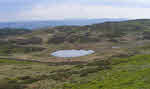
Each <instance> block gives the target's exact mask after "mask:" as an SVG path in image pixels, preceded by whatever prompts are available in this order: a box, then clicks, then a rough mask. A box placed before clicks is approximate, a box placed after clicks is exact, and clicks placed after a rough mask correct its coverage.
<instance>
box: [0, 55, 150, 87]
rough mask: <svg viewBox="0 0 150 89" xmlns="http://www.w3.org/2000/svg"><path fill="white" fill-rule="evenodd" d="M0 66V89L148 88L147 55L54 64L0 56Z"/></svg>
mask: <svg viewBox="0 0 150 89" xmlns="http://www.w3.org/2000/svg"><path fill="white" fill-rule="evenodd" d="M0 65H1V68H2V69H1V70H0V80H1V81H5V82H3V83H2V82H0V89H2V88H3V89H5V88H7V89H33V88H34V89H149V87H150V84H149V83H150V55H135V56H131V57H128V58H112V59H109V60H97V61H95V62H91V63H88V64H84V65H74V66H57V67H56V66H49V65H48V64H41V63H33V62H23V61H15V60H6V59H1V60H0ZM2 85H3V86H2ZM28 86H30V87H28ZM1 87H2V88H1Z"/></svg>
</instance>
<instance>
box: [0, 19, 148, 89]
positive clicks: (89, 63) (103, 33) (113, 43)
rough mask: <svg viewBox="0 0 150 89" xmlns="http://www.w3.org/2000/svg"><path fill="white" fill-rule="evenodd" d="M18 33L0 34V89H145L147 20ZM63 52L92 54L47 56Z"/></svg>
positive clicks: (61, 27)
mask: <svg viewBox="0 0 150 89" xmlns="http://www.w3.org/2000/svg"><path fill="white" fill-rule="evenodd" d="M1 31H2V32H1ZM20 31H21V30H12V31H8V30H4V31H3V30H0V34H1V33H2V34H4V33H5V32H6V34H4V36H3V35H2V36H3V38H1V39H0V66H1V69H0V89H149V87H150V86H149V82H150V79H149V78H150V77H149V73H150V71H149V70H150V68H149V65H150V55H149V54H150V46H149V45H150V20H146V19H141V20H130V21H123V22H105V23H101V24H93V25H88V26H57V27H53V28H42V29H37V30H34V31H28V30H27V32H26V30H25V32H23V34H22V32H20ZM22 31H24V30H22ZM16 32H17V33H16ZM66 49H85V50H94V51H95V53H94V54H91V55H88V56H83V57H77V58H58V57H53V56H51V55H50V54H51V53H52V52H55V51H57V50H66Z"/></svg>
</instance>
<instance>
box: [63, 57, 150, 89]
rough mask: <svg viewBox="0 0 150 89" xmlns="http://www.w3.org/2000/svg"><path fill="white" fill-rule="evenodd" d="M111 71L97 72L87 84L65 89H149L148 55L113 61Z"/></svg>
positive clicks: (71, 85)
mask: <svg viewBox="0 0 150 89" xmlns="http://www.w3.org/2000/svg"><path fill="white" fill-rule="evenodd" d="M112 62H113V63H112V69H108V70H103V71H99V72H98V73H97V74H96V76H95V80H92V81H89V82H88V83H81V82H80V83H76V84H73V83H72V84H66V85H64V86H65V89H149V88H150V84H149V83H150V75H149V74H150V55H137V56H133V57H130V58H123V59H113V60H112Z"/></svg>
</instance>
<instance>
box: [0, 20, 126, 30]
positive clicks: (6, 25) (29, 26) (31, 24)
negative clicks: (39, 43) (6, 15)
mask: <svg viewBox="0 0 150 89" xmlns="http://www.w3.org/2000/svg"><path fill="white" fill-rule="evenodd" d="M124 20H127V19H123V18H118V19H107V18H106V19H76V20H56V21H54V20H53V21H52V20H51V21H26V22H23V21H22V22H21V21H20V22H0V28H27V29H37V28H43V27H54V26H64V25H69V26H70V25H79V26H83V25H91V24H96V23H103V22H107V21H109V22H112V21H124Z"/></svg>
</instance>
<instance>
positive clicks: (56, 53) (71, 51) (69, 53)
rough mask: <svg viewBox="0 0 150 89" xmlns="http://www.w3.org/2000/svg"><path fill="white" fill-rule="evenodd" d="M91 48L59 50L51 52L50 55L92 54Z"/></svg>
mask: <svg viewBox="0 0 150 89" xmlns="http://www.w3.org/2000/svg"><path fill="white" fill-rule="evenodd" d="M93 53H94V51H93V50H59V51H56V52H53V53H52V54H51V55H52V56H55V57H80V56H86V55H89V54H93Z"/></svg>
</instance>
